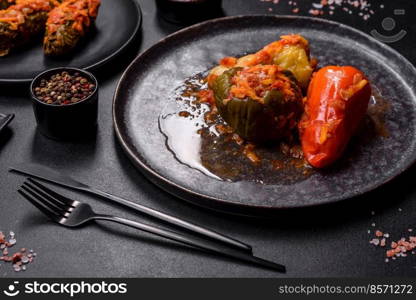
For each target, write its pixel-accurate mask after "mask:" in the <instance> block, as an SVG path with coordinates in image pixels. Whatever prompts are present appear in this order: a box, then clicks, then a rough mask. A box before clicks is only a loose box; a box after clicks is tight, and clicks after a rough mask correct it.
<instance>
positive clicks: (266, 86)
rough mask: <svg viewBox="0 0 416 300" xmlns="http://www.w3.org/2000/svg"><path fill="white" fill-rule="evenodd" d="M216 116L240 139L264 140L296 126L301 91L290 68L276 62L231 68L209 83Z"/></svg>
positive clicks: (285, 133) (287, 133)
mask: <svg viewBox="0 0 416 300" xmlns="http://www.w3.org/2000/svg"><path fill="white" fill-rule="evenodd" d="M211 86H212V90H213V92H214V97H215V103H216V106H217V108H218V111H219V113H220V115H221V116H222V117H223V119H224V120H225V121H226V122H227V123H228V125H229V126H231V127H232V128H233V129H234V131H235V132H236V133H237V134H238V135H239V136H241V137H242V138H244V139H247V140H249V141H254V142H267V141H273V140H276V139H279V138H281V137H284V136H287V135H289V133H290V132H291V130H292V129H293V128H295V127H296V126H297V122H298V119H299V118H300V116H301V114H302V111H303V108H302V92H301V89H300V87H299V86H298V84H297V80H296V78H295V77H294V76H293V74H292V73H291V72H290V71H284V70H282V69H281V68H280V67H278V66H276V65H255V66H251V67H234V68H231V69H228V70H226V71H225V72H223V73H222V74H221V75H220V76H218V77H216V79H215V80H214V81H213V82H212V84H211Z"/></svg>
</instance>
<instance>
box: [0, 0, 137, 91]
mask: <svg viewBox="0 0 416 300" xmlns="http://www.w3.org/2000/svg"><path fill="white" fill-rule="evenodd" d="M101 2H102V3H101V7H100V10H99V14H98V17H97V20H96V23H95V24H96V25H95V26H94V27H93V28H92V29H91V31H90V32H89V33H88V35H87V36H86V37H85V39H84V41H83V42H82V43H80V45H78V46H77V48H76V49H74V51H73V52H72V53H71V54H68V55H66V56H64V57H57V58H50V57H45V56H44V55H43V49H42V41H41V40H39V41H34V42H33V43H31V44H30V45H26V46H24V47H22V48H21V49H17V50H14V51H12V52H10V54H9V55H7V56H4V57H0V83H3V84H4V83H19V82H30V81H31V80H32V79H33V78H34V77H35V76H36V75H37V74H38V73H40V72H42V71H44V70H45V69H50V68H56V67H61V66H66V67H76V68H81V69H87V70H91V69H93V68H96V67H98V66H101V65H102V64H104V63H106V62H108V61H109V60H110V59H112V58H113V57H115V56H116V55H117V54H119V53H121V51H122V50H123V49H124V48H125V47H127V45H128V44H129V43H130V42H131V41H132V40H133V38H134V37H135V35H136V34H137V32H138V30H139V28H140V25H141V20H142V17H141V11H140V8H139V6H138V4H137V2H136V1H135V0H122V1H114V0H102V1H101Z"/></svg>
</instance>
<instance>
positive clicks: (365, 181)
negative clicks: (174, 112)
mask: <svg viewBox="0 0 416 300" xmlns="http://www.w3.org/2000/svg"><path fill="white" fill-rule="evenodd" d="M287 33H300V34H302V35H304V36H305V37H306V38H307V39H308V40H309V41H310V44H311V51H312V55H313V56H315V57H317V58H318V59H319V62H320V66H323V65H327V64H341V65H345V64H351V65H354V66H356V67H358V68H360V69H362V70H363V71H364V72H365V73H366V74H367V75H368V77H369V78H370V80H371V81H372V82H373V83H374V85H375V86H376V88H377V90H378V92H379V93H380V94H381V95H382V96H383V98H384V99H386V101H387V102H388V105H389V108H388V109H387V111H386V114H385V116H384V120H383V122H384V128H385V129H386V130H387V131H388V133H389V137H388V138H385V137H381V136H376V137H374V138H371V139H367V140H366V141H365V142H363V143H358V145H357V146H356V147H355V148H354V151H353V155H352V158H351V159H348V160H345V161H344V162H343V163H340V164H337V165H336V166H334V167H333V168H331V169H329V170H326V171H325V172H316V173H314V174H312V175H311V176H310V177H308V178H305V179H303V180H299V181H296V182H292V183H291V184H286V183H282V184H279V183H275V184H269V185H264V184H259V183H254V182H247V181H238V182H227V181H221V180H217V179H214V178H212V177H210V176H207V175H205V174H203V173H202V172H200V171H197V170H195V169H192V168H190V167H188V166H187V165H184V164H181V163H180V162H178V160H176V159H175V157H174V155H172V153H171V152H170V151H169V149H168V148H167V147H166V139H165V137H164V135H163V134H161V133H160V130H159V128H158V118H159V116H160V115H161V113H163V111H164V110H165V109H166V106H167V105H168V106H169V105H171V104H172V102H171V101H172V100H171V99H172V97H171V95H172V94H173V93H174V91H175V89H176V88H177V87H178V86H180V85H181V83H182V82H183V80H184V79H185V78H187V77H189V76H192V75H194V74H197V73H199V72H201V71H204V70H207V69H209V68H210V67H212V66H214V65H215V63H216V62H217V61H218V60H219V59H220V58H222V57H224V56H230V55H235V56H239V55H243V54H245V53H248V52H254V51H257V50H258V49H260V48H262V47H263V46H264V45H265V44H267V43H270V42H272V41H274V40H277V39H278V37H279V36H280V35H282V34H287ZM415 88H416V69H415V68H414V67H413V66H412V65H411V64H410V63H409V62H408V61H407V60H406V59H405V58H404V57H402V56H401V55H400V54H398V53H397V52H395V51H394V50H392V49H391V48H389V47H387V46H385V45H384V44H382V43H380V42H378V41H376V40H375V39H373V38H371V37H369V36H368V35H366V34H364V33H362V32H360V31H357V30H355V29H353V28H351V27H348V26H345V25H342V24H339V23H335V22H331V21H327V20H323V19H317V18H307V17H294V16H237V17H228V18H222V19H216V20H211V21H207V22H205V23H201V24H198V25H195V26H192V27H189V28H186V29H184V30H181V31H179V32H177V33H175V34H173V35H171V36H169V37H167V38H166V39H164V40H162V41H160V42H159V43H157V44H156V45H154V46H153V47H151V48H150V49H149V50H147V51H146V52H145V53H143V54H142V55H140V56H139V57H138V58H137V59H136V60H135V61H134V62H133V63H132V64H131V65H130V67H129V68H128V69H127V70H126V72H125V73H124V75H123V76H122V78H121V80H120V83H119V85H118V88H117V91H116V93H115V98H114V103H113V117H114V125H115V131H116V135H117V137H118V139H119V141H120V143H121V145H122V147H123V149H124V150H125V152H126V153H127V155H128V156H129V157H130V159H131V160H132V162H133V163H134V164H135V165H136V166H137V167H138V168H139V169H140V170H141V171H143V172H144V174H146V175H147V176H148V177H149V178H150V180H152V181H153V182H155V183H156V184H157V185H159V186H161V187H162V188H164V189H165V190H167V191H168V192H170V193H172V194H174V195H176V196H178V197H180V198H182V199H185V200H188V201H191V202H193V203H195V204H198V205H202V206H205V207H209V208H212V209H216V210H222V211H226V212H231V213H236V214H269V213H271V212H273V211H275V210H278V209H284V208H296V207H307V206H315V205H320V204H324V203H331V202H337V201H341V200H345V199H349V198H351V197H354V196H357V195H360V194H363V193H365V192H368V191H370V190H373V189H375V188H377V187H379V186H380V185H382V184H384V183H386V182H388V181H389V180H391V179H392V178H394V177H395V176H397V175H398V174H400V173H402V172H403V171H404V170H405V169H406V168H408V167H409V166H410V165H411V164H412V163H413V162H414V161H415V158H416V138H415V134H416V91H415ZM168 102H169V103H168Z"/></svg>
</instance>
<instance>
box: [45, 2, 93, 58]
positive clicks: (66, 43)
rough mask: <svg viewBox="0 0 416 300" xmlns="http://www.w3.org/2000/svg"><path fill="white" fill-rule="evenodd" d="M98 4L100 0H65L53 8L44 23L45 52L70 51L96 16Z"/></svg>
mask: <svg viewBox="0 0 416 300" xmlns="http://www.w3.org/2000/svg"><path fill="white" fill-rule="evenodd" d="M99 6H100V0H66V1H65V2H63V3H62V4H61V5H59V6H58V7H56V8H55V9H53V10H52V11H51V12H50V14H49V18H48V20H47V23H46V34H45V38H44V43H43V48H44V51H45V54H46V55H62V54H65V53H67V52H70V51H71V50H72V49H73V48H74V47H75V46H76V45H77V43H78V42H79V40H80V39H81V38H82V37H83V36H84V35H85V33H86V32H87V31H88V29H89V27H90V26H91V24H92V23H93V21H94V20H95V18H96V17H97V14H98V9H99Z"/></svg>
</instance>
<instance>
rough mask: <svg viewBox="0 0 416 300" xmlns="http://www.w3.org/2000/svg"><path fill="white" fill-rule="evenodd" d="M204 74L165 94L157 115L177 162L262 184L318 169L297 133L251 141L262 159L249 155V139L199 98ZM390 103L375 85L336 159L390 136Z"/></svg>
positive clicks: (298, 178)
mask: <svg viewBox="0 0 416 300" xmlns="http://www.w3.org/2000/svg"><path fill="white" fill-rule="evenodd" d="M206 74H207V73H206V72H203V73H200V74H197V75H195V76H193V77H190V78H188V79H186V80H185V81H184V82H183V84H182V85H181V86H180V87H178V88H177V89H176V90H175V92H174V93H173V95H172V97H170V98H168V99H167V101H168V103H167V105H166V108H165V109H164V111H163V112H162V113H161V115H160V116H159V129H160V132H161V133H162V134H163V135H164V136H165V138H166V146H167V148H168V149H169V150H170V152H171V153H172V155H174V157H175V158H176V159H177V160H178V161H179V162H181V163H182V164H185V165H187V166H188V167H190V168H192V169H195V170H198V171H200V172H202V173H204V174H206V175H207V176H210V177H213V178H215V179H218V180H225V181H251V182H257V183H260V184H277V183H278V184H292V183H293V182H298V181H301V180H305V179H306V178H308V177H309V176H310V175H312V174H313V173H314V172H317V171H316V170H315V169H313V168H312V167H311V166H310V165H309V164H308V163H307V162H306V161H305V160H304V159H303V157H302V153H301V150H300V145H299V140H298V138H297V136H296V133H295V134H294V135H293V138H292V139H291V140H286V141H280V142H278V143H274V144H269V145H255V146H254V145H252V147H254V148H253V149H252V150H250V151H251V152H252V154H254V156H255V157H257V158H258V161H253V160H250V159H249V155H247V149H248V148H247V147H248V144H247V143H246V142H244V141H242V140H241V139H239V138H238V136H237V137H236V135H235V134H234V133H232V131H231V130H229V128H228V126H227V125H226V123H225V122H224V120H223V119H222V118H221V117H220V116H219V115H218V114H217V113H216V112H215V111H212V110H211V107H210V106H209V105H208V104H205V103H200V102H199V101H198V99H197V94H198V92H199V91H201V90H203V89H206V88H207V85H206V82H205V80H204V78H205V77H206ZM388 109H389V105H388V102H387V101H385V100H384V99H383V98H382V96H381V95H380V93H379V92H378V91H377V89H376V88H373V96H372V97H371V100H370V104H369V108H368V113H367V117H366V119H365V121H364V122H363V125H362V128H361V129H360V130H359V133H358V134H357V136H356V137H354V138H353V139H352V141H351V142H350V145H349V146H348V149H347V150H346V153H344V155H343V157H342V158H341V159H340V161H339V162H337V163H336V165H342V163H343V161H344V162H345V161H348V160H349V159H350V154H351V153H353V152H354V145H355V144H357V143H366V141H368V140H369V139H372V138H373V137H374V136H382V137H385V138H387V137H388V130H387V129H386V128H385V126H384V121H383V120H384V115H385V113H386V112H387V110H388ZM250 147H251V146H250ZM250 149H251V148H250Z"/></svg>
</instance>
